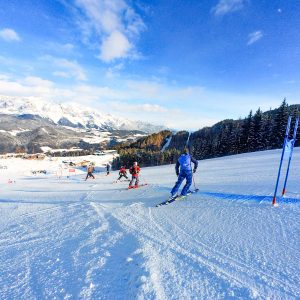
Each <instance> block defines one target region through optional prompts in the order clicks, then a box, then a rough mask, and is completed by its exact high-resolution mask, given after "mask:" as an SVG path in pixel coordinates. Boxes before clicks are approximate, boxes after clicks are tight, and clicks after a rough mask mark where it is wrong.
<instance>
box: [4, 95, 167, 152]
mask: <svg viewBox="0 0 300 300" xmlns="http://www.w3.org/2000/svg"><path fill="white" fill-rule="evenodd" d="M162 128H163V127H161V126H153V125H151V124H147V123H143V122H140V121H130V120H127V119H121V118H116V117H114V116H111V115H108V114H103V113H101V112H98V111H95V110H93V109H91V108H86V107H82V106H79V105H77V104H74V103H70V104H66V103H64V104H57V103H53V102H45V101H43V100H36V99H30V98H13V97H4V96H2V97H1V96H0V153H5V152H15V151H17V150H18V149H22V150H23V151H26V152H35V151H41V149H42V147H50V148H54V149H59V148H68V147H74V146H79V147H81V148H84V149H91V148H93V149H95V148H98V147H107V146H112V145H114V144H116V143H119V142H133V141H135V140H137V139H138V138H140V137H142V136H145V135H148V134H149V133H151V132H154V131H160V130H161V129H162ZM18 151H20V150H18Z"/></svg>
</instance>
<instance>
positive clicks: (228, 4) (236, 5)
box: [212, 0, 247, 16]
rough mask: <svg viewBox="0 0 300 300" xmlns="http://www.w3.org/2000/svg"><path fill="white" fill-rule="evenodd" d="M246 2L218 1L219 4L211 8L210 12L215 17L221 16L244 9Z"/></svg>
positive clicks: (242, 0) (235, 0) (240, 0)
mask: <svg viewBox="0 0 300 300" xmlns="http://www.w3.org/2000/svg"><path fill="white" fill-rule="evenodd" d="M246 1H247V0H220V1H219V3H218V4H217V5H216V6H215V7H213V8H212V12H213V13H214V14H215V15H216V16H223V15H226V14H229V13H232V12H235V11H238V10H241V9H243V8H244V6H245V4H246Z"/></svg>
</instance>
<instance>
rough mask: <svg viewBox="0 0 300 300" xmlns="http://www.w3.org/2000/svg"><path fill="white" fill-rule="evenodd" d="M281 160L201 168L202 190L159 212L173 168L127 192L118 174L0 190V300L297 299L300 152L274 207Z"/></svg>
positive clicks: (269, 154) (19, 183)
mask: <svg viewBox="0 0 300 300" xmlns="http://www.w3.org/2000/svg"><path fill="white" fill-rule="evenodd" d="M279 158H280V151H265V152H258V153H252V154H243V155H238V156H232V157H225V158H217V159H211V160H205V161H200V162H199V169H198V172H197V173H196V178H195V179H196V182H197V183H198V185H199V187H200V192H199V193H196V194H193V195H191V196H189V197H188V198H187V199H184V200H182V201H176V202H174V203H172V204H170V205H168V206H162V207H158V208H156V207H155V204H157V203H160V202H161V201H163V200H165V199H166V198H167V197H168V195H169V192H170V189H171V187H172V186H173V184H174V182H175V181H176V176H174V166H162V167H153V168H143V169H142V177H141V179H142V180H143V179H144V178H146V179H147V181H148V183H149V185H147V186H143V187H141V188H140V189H137V190H129V191H128V190H127V189H126V187H127V185H128V182H119V183H117V184H112V182H113V180H115V178H116V177H117V172H112V175H110V176H103V175H102V174H99V173H98V174H96V179H95V180H88V181H83V177H84V176H83V175H77V176H73V177H71V178H63V179H57V178H55V177H53V176H52V175H49V176H44V177H43V176H39V177H30V176H25V177H24V176H19V177H18V176H17V175H15V181H16V182H15V183H13V184H7V183H6V182H5V181H4V180H3V181H2V182H1V183H2V188H1V196H0V208H1V218H0V265H1V276H0V299H49V298H50V299H300V285H299V282H300V265H299V256H300V234H299V233H300V226H299V225H300V224H299V211H300V191H299V179H300V178H299V170H297V165H299V162H300V149H298V148H296V149H295V154H294V158H293V164H292V168H291V174H290V178H289V183H288V189H287V190H288V193H287V197H286V198H281V197H278V203H279V207H272V206H271V202H272V196H273V194H272V193H273V189H274V184H275V180H276V175H277V168H278V163H279ZM11 163H12V164H13V166H14V167H15V168H16V169H17V166H18V163H17V161H16V162H13V161H12V162H11ZM32 163H38V162H32ZM53 163H55V162H51V164H53ZM283 170H284V168H283ZM0 171H1V172H4V171H3V170H0ZM0 175H1V174H0ZM10 176H12V175H11V174H10ZM281 186H282V182H281Z"/></svg>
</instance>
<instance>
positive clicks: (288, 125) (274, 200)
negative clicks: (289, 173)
mask: <svg viewBox="0 0 300 300" xmlns="http://www.w3.org/2000/svg"><path fill="white" fill-rule="evenodd" d="M290 126H291V116H289V118H288V123H287V126H286V131H285V137H284V142H283V148H282V153H281V159H280V164H279V170H278V175H277V181H276V186H275V192H274V196H273V201H272V205H273V206H275V205H276V195H277V189H278V183H279V178H280V172H281V167H282V162H283V157H284V152H285V145H286V142H287V139H288V135H289V132H290Z"/></svg>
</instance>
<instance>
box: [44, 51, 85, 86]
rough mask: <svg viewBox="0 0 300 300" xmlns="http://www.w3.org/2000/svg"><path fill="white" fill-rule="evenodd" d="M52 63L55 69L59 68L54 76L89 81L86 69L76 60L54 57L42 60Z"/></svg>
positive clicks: (49, 56) (46, 57) (45, 57)
mask: <svg viewBox="0 0 300 300" xmlns="http://www.w3.org/2000/svg"><path fill="white" fill-rule="evenodd" d="M40 59H41V60H45V61H48V62H50V63H51V65H53V67H55V68H59V70H55V71H54V72H53V75H55V76H58V77H64V78H75V79H77V80H80V81H85V80H87V75H86V73H85V71H84V69H83V68H82V67H81V66H80V65H79V63H78V62H77V61H75V60H73V61H72V60H68V59H65V58H58V57H53V56H51V55H46V56H43V57H41V58H40Z"/></svg>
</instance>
